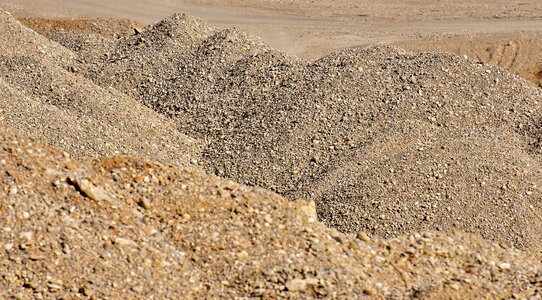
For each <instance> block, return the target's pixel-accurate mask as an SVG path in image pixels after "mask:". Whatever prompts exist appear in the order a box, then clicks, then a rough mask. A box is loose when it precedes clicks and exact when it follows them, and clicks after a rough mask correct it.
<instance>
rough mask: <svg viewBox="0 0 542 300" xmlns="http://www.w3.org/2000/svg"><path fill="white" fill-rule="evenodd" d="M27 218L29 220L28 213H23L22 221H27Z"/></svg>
mask: <svg viewBox="0 0 542 300" xmlns="http://www.w3.org/2000/svg"><path fill="white" fill-rule="evenodd" d="M28 218H30V213H29V212H27V211H25V212H23V219H28Z"/></svg>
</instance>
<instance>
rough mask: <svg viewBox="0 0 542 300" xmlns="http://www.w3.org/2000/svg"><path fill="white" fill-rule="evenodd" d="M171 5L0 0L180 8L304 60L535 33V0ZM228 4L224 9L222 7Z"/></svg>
mask: <svg viewBox="0 0 542 300" xmlns="http://www.w3.org/2000/svg"><path fill="white" fill-rule="evenodd" d="M432 2H433V1H404V2H402V3H394V1H374V0H372V1H362V2H359V1H353V0H345V1H335V2H333V5H330V4H329V1H312V2H309V1H296V2H295V3H283V2H281V1H251V2H250V3H249V4H247V3H245V2H243V1H238V0H234V1H226V2H224V1H212V0H207V1H202V0H193V1H171V0H158V1H151V0H134V1H127V0H121V1H107V0H93V1H86V0H72V1H66V0H44V1H34V0H0V6H3V7H4V8H6V9H8V10H9V11H12V12H13V13H14V14H15V16H18V17H23V16H24V17H27V16H42V17H66V16H71V17H108V16H109V17H122V18H131V19H135V20H137V21H140V22H143V23H145V24H147V23H151V22H155V21H158V20H160V19H162V18H164V17H166V16H167V15H170V14H172V13H175V12H179V11H184V12H187V13H190V14H192V15H195V16H198V17H201V18H203V19H205V20H207V21H208V22H210V23H211V24H213V25H215V26H219V27H239V28H240V29H241V30H243V31H247V32H250V33H252V34H254V35H256V36H259V37H261V38H262V39H263V40H264V41H265V42H266V43H267V44H269V45H270V46H271V47H273V48H276V49H278V50H282V51H286V52H289V53H292V54H295V55H297V56H301V57H303V58H308V59H316V58H318V57H321V56H322V55H324V54H327V53H329V52H332V51H335V50H339V49H343V48H348V47H353V46H365V45H370V44H377V43H400V42H401V41H404V40H410V41H413V42H416V41H421V43H424V42H425V41H426V40H427V39H432V38H434V37H442V36H448V35H457V34H461V35H470V34H484V33H485V34H487V33H491V34H503V33H505V34H520V33H522V32H541V31H542V3H540V1H530V2H529V1H523V2H522V3H517V1H493V3H492V4H475V3H469V2H467V1H454V3H453V4H450V3H438V4H435V3H432ZM225 5H228V6H225Z"/></svg>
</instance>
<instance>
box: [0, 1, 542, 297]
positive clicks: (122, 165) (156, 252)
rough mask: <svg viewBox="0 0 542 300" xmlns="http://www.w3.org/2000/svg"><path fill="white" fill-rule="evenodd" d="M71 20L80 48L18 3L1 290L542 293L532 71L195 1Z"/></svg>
mask: <svg viewBox="0 0 542 300" xmlns="http://www.w3.org/2000/svg"><path fill="white" fill-rule="evenodd" d="M39 22H45V21H43V20H42V21H39ZM108 22H113V21H108ZM39 24H41V23H39ZM39 24H36V23H34V24H33V25H32V26H37V27H39V26H38V25H39ZM44 24H47V23H46V22H45V23H44ZM53 24H54V26H52V27H50V28H49V27H46V28H45V29H43V30H44V31H43V32H42V34H44V35H45V36H47V37H49V38H51V39H53V40H55V41H58V42H60V43H62V44H63V45H64V46H65V47H63V46H61V45H59V44H58V43H56V42H53V41H51V40H49V39H47V38H45V37H43V36H40V35H38V34H36V33H35V32H32V31H31V30H29V29H27V28H25V27H24V26H22V25H21V24H20V23H18V22H17V21H16V20H14V19H13V18H12V17H11V16H10V15H9V14H8V13H6V12H5V11H0V42H1V43H0V215H1V216H2V218H0V299H4V298H6V299H12V298H13V299H125V298H130V299H176V298H179V296H180V295H182V296H183V298H185V299H201V298H210V299H218V298H227V299H253V298H263V299H311V298H328V299H353V298H355V299H358V298H364V297H368V298H393V299H395V298H428V299H434V298H456V299H462V298H480V297H486V298H518V299H524V298H531V299H538V298H540V297H542V264H541V261H540V257H539V255H540V252H539V250H540V248H539V245H541V232H542V228H541V226H542V225H541V224H542V222H540V221H541V217H540V216H541V209H542V207H541V206H542V203H541V202H540V193H541V192H542V190H540V187H542V186H541V184H542V178H541V174H540V169H541V168H540V164H539V159H540V139H541V131H540V130H541V129H540V124H541V122H540V111H539V108H538V107H539V103H538V101H539V100H540V99H542V97H541V96H542V92H541V91H540V90H539V89H536V88H534V86H532V85H530V84H529V83H527V82H526V81H523V80H521V79H519V78H518V77H515V76H513V75H511V74H509V73H507V72H506V71H504V70H502V69H499V68H496V67H488V66H485V65H482V64H479V63H477V62H474V61H469V60H466V59H463V58H460V57H457V56H454V55H447V54H435V53H423V54H410V53H407V52H405V51H403V50H401V49H398V48H394V47H384V46H378V47H372V48H367V49H350V50H346V51H343V52H340V53H336V54H333V55H330V56H327V57H324V58H322V59H320V60H318V61H315V62H308V61H303V60H300V59H297V58H295V57H291V56H288V55H285V54H283V53H280V52H276V51H274V50H272V49H270V48H269V47H267V46H265V45H264V44H262V42H261V41H260V40H258V39H256V38H253V37H251V36H249V35H247V34H244V33H242V32H240V31H238V30H235V29H226V30H218V29H215V28H212V27H209V26H208V25H206V24H205V23H204V22H203V21H201V20H198V19H195V18H192V17H190V16H187V15H184V14H178V15H174V16H171V17H169V18H167V19H165V20H164V21H162V22H160V23H157V24H153V25H151V26H149V27H147V28H145V29H144V30H143V31H141V32H139V31H138V32H137V33H135V34H134V35H129V36H127V37H121V36H122V34H119V35H118V36H117V35H107V34H100V33H99V32H91V34H89V33H87V32H85V30H84V28H85V26H86V25H85V24H79V25H81V26H82V28H80V27H79V25H77V26H75V27H74V28H71V27H69V26H66V28H64V27H61V28H63V29H64V30H63V31H64V32H62V34H54V31H57V30H60V29H59V27H55V26H56V25H55V24H56V23H53ZM87 25H88V24H87ZM40 26H41V25H40ZM88 26H92V25H88ZM121 27H122V26H121ZM51 28H52V29H51ZM112 28H114V26H112ZM122 28H124V27H122ZM106 32H107V31H106ZM68 48H69V49H68ZM4 125H7V126H8V128H6V127H4ZM11 128H17V129H11ZM21 132H24V133H21ZM29 136H30V137H29ZM189 136H190V137H189ZM199 141H201V142H199ZM46 144H49V145H53V146H55V147H57V148H53V147H51V146H47V145H46ZM200 147H201V148H200ZM116 153H118V154H128V155H131V156H134V157H133V158H130V157H125V156H111V155H112V154H116ZM89 157H90V158H93V159H92V160H89ZM150 161H154V162H150ZM160 162H162V163H165V164H161V163H160ZM175 165H176V166H175ZM195 165H196V166H198V167H202V168H203V169H205V170H207V171H208V172H211V173H215V174H217V175H220V176H222V177H226V178H229V179H234V180H236V181H239V182H242V183H247V184H249V185H243V184H238V183H235V182H233V181H227V180H224V179H220V178H218V177H215V176H213V175H205V174H204V173H201V172H200V171H198V170H196V169H195V168H194V166H195ZM182 166H189V167H182ZM255 186H262V187H266V188H270V189H272V190H274V191H276V192H279V193H280V194H282V195H286V196H288V197H289V199H291V200H293V201H289V200H287V199H286V198H284V197H283V196H281V195H279V194H277V193H274V192H272V191H269V190H265V189H263V188H260V187H255ZM296 199H300V200H296ZM304 199H307V200H304ZM320 220H321V221H320ZM329 225H331V226H332V227H330V226H329ZM333 227H335V228H333ZM337 229H338V230H337ZM458 230H459V231H458ZM465 232H467V233H465ZM518 247H519V248H524V249H523V250H517V249H516V248H518Z"/></svg>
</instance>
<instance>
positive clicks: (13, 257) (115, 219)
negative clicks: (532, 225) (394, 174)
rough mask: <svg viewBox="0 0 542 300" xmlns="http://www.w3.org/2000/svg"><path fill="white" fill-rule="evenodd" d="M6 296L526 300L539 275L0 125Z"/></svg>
mask: <svg viewBox="0 0 542 300" xmlns="http://www.w3.org/2000/svg"><path fill="white" fill-rule="evenodd" d="M0 166H1V167H2V172H0V187H1V192H0V193H1V194H0V195H2V198H1V199H2V202H1V204H0V212H1V213H2V218H1V219H0V241H1V242H0V246H1V250H0V266H1V268H0V287H2V288H1V289H0V297H2V298H5V299H8V298H9V299H11V298H13V299H58V298H70V299H125V298H131V299H149V298H159V299H176V298H177V299H178V298H179V296H180V295H182V298H183V299H201V298H213V299H219V298H220V299H224V298H228V299H240V298H243V299H246V298H264V299H276V298H283V299H308V298H333V299H352V298H364V297H376V298H380V297H391V298H412V297H417V298H426V299H431V298H433V299H435V298H441V297H449V298H457V299H459V298H463V297H468V298H471V297H472V298H476V297H480V296H484V297H491V298H510V297H515V298H525V297H529V296H534V297H536V295H538V296H539V295H540V293H541V292H542V265H541V264H540V262H539V261H537V260H534V259H533V257H532V256H529V255H527V254H524V253H522V252H520V251H518V250H513V249H509V248H502V247H501V246H499V245H497V244H493V243H489V242H487V241H485V240H483V239H481V238H480V237H478V236H474V235H465V234H462V233H448V234H442V233H435V232H426V233H423V234H419V233H415V234H413V235H409V236H402V237H399V238H396V239H393V240H380V239H376V240H371V239H370V238H369V237H368V236H367V235H366V234H364V233H359V234H358V235H357V238H356V237H355V236H352V235H344V234H341V233H339V232H337V231H335V230H333V229H329V228H327V227H325V226H324V225H323V224H321V223H319V222H317V221H316V213H315V209H314V203H311V202H309V201H301V200H300V201H294V202H289V201H287V200H286V199H284V198H282V197H280V196H278V195H276V194H273V193H271V192H268V191H265V190H263V189H258V188H250V187H246V186H242V185H239V184H236V183H233V182H229V181H224V180H221V179H218V178H216V177H213V176H208V175H203V174H201V173H197V172H194V171H190V170H187V169H177V168H172V167H167V166H163V165H159V164H153V163H145V162H141V161H137V160H133V159H128V158H123V157H113V158H104V159H101V160H99V161H95V162H94V163H93V164H90V163H79V162H77V161H75V160H72V159H70V158H69V156H67V155H66V154H63V153H61V152H60V151H58V150H54V149H51V148H49V147H46V146H42V145H41V144H39V143H37V142H36V141H34V140H31V139H28V138H26V137H24V135H22V134H20V133H18V132H16V131H13V130H8V129H5V128H3V127H0Z"/></svg>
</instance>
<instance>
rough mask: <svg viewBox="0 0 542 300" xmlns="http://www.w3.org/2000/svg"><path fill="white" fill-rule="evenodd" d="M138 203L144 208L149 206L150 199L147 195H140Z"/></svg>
mask: <svg viewBox="0 0 542 300" xmlns="http://www.w3.org/2000/svg"><path fill="white" fill-rule="evenodd" d="M139 205H140V206H141V207H143V208H144V209H149V208H151V200H149V199H148V198H147V197H142V198H141V200H140V201H139Z"/></svg>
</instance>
